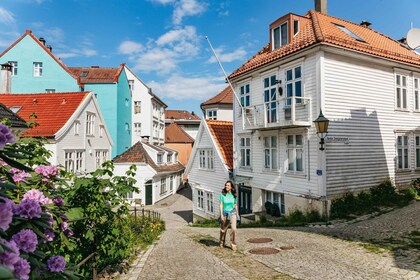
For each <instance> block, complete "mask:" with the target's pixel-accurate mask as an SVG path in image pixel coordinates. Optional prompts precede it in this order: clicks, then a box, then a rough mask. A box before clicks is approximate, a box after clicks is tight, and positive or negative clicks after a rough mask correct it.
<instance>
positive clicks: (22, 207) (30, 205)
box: [15, 199, 42, 219]
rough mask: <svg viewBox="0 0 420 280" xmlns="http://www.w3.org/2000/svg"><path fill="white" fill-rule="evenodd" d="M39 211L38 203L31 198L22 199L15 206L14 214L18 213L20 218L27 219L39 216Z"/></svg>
mask: <svg viewBox="0 0 420 280" xmlns="http://www.w3.org/2000/svg"><path fill="white" fill-rule="evenodd" d="M41 211H42V210H41V206H40V205H39V203H38V202H37V201H35V200H32V199H24V200H22V201H21V202H20V204H19V205H18V206H17V207H15V214H16V215H20V216H21V217H22V218H28V219H32V218H39V217H41Z"/></svg>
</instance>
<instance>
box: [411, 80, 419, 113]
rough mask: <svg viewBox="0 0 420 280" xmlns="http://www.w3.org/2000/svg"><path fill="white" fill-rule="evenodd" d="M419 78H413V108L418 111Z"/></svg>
mask: <svg viewBox="0 0 420 280" xmlns="http://www.w3.org/2000/svg"><path fill="white" fill-rule="evenodd" d="M419 80H420V79H419V78H414V81H413V82H414V104H415V105H414V106H415V110H416V111H419V110H420V99H419V88H420V87H419Z"/></svg>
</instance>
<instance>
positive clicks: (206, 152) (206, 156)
mask: <svg viewBox="0 0 420 280" xmlns="http://www.w3.org/2000/svg"><path fill="white" fill-rule="evenodd" d="M198 154H199V156H200V169H208V170H213V168H214V163H213V150H212V149H200V150H198Z"/></svg>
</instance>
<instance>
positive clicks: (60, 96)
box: [0, 92, 89, 137]
mask: <svg viewBox="0 0 420 280" xmlns="http://www.w3.org/2000/svg"><path fill="white" fill-rule="evenodd" d="M88 94H89V92H65V93H34V94H0V102H1V103H3V104H4V105H6V106H7V107H12V106H18V107H22V108H21V109H20V110H19V111H18V112H17V114H18V115H19V116H20V117H21V118H23V119H24V120H26V121H35V122H36V123H38V124H39V125H38V126H36V127H33V128H30V129H28V130H26V132H25V133H24V136H28V137H54V135H55V134H56V133H57V132H58V131H59V130H60V129H61V128H62V127H63V126H64V125H65V123H66V122H67V121H68V120H69V119H70V117H71V116H72V115H73V113H74V112H75V111H76V109H77V108H78V107H79V106H80V104H81V103H82V102H83V100H84V99H85V98H86V96H87V95H88ZM33 113H35V115H36V116H37V117H36V118H34V117H31V114H33Z"/></svg>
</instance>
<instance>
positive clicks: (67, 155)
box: [64, 150, 85, 173]
mask: <svg viewBox="0 0 420 280" xmlns="http://www.w3.org/2000/svg"><path fill="white" fill-rule="evenodd" d="M84 158H85V153H84V152H83V151H77V150H76V151H65V152H64V168H65V170H66V171H67V172H73V173H81V172H83V171H84V166H83V164H84Z"/></svg>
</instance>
